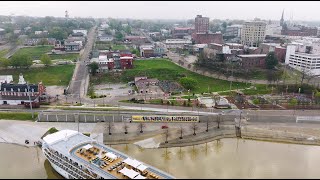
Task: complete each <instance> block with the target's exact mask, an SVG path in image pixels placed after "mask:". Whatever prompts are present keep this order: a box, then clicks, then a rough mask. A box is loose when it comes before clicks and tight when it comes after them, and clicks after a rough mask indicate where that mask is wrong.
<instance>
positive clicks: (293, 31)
mask: <svg viewBox="0 0 320 180" xmlns="http://www.w3.org/2000/svg"><path fill="white" fill-rule="evenodd" d="M317 34H318V29H317V28H316V27H306V26H288V27H287V26H284V27H283V28H282V30H281V35H287V36H317Z"/></svg>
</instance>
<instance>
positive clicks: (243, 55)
mask: <svg viewBox="0 0 320 180" xmlns="http://www.w3.org/2000/svg"><path fill="white" fill-rule="evenodd" d="M237 56H238V57H266V56H267V55H266V54H242V55H237Z"/></svg>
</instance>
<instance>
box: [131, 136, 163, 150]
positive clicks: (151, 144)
mask: <svg viewBox="0 0 320 180" xmlns="http://www.w3.org/2000/svg"><path fill="white" fill-rule="evenodd" d="M156 141H157V140H156V139H155V138H148V139H144V140H141V141H137V142H135V143H134V144H135V145H138V146H140V147H141V148H158V147H159V145H160V142H156Z"/></svg>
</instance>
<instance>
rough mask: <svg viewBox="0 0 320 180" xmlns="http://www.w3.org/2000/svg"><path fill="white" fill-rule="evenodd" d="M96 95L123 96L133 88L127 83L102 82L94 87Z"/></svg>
mask: <svg viewBox="0 0 320 180" xmlns="http://www.w3.org/2000/svg"><path fill="white" fill-rule="evenodd" d="M94 89H95V93H96V94H97V95H110V96H123V95H128V92H129V90H132V89H133V88H132V87H131V86H128V85H127V84H104V85H97V86H95V87H94Z"/></svg>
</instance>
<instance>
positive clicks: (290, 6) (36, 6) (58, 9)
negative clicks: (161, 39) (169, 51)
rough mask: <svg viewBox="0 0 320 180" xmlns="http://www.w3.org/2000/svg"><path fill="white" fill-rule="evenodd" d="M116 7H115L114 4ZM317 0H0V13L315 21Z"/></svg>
mask: <svg viewBox="0 0 320 180" xmlns="http://www.w3.org/2000/svg"><path fill="white" fill-rule="evenodd" d="M117 7H118V8H117ZM318 7H320V2H319V1H300V2H296V1H292V2H289V1H273V2H272V1H261V2H259V1H211V2H210V1H209V2H207V1H200V2H197V1H190V2H189V1H187V2H182V1H166V2H164V1H149V2H148V1H135V2H134V1H107V2H106V1H105V2H103V1H78V2H77V1H20V2H15V1H0V14H1V15H15V16H38V17H45V16H54V17H64V15H65V10H68V12H69V15H70V17H71V18H72V17H93V18H108V17H112V18H130V19H176V20H182V19H193V18H194V17H195V16H196V15H198V14H201V15H203V16H205V17H209V18H210V19H211V20H212V19H242V20H253V19H254V18H260V19H265V20H279V19H280V18H281V14H282V11H283V10H284V11H285V13H284V18H285V20H295V21H301V20H304V21H319V20H320V18H319V17H318V9H317V8H318Z"/></svg>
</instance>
